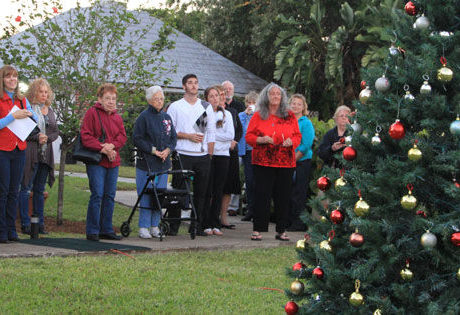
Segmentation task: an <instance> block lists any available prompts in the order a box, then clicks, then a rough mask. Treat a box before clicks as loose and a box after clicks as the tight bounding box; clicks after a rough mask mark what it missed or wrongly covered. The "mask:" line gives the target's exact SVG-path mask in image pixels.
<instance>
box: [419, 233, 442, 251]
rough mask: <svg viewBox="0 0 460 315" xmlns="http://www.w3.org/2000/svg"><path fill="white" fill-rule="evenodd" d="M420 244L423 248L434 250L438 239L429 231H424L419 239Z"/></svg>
mask: <svg viewBox="0 0 460 315" xmlns="http://www.w3.org/2000/svg"><path fill="white" fill-rule="evenodd" d="M420 243H421V244H422V246H423V247H425V248H434V247H435V246H436V244H437V243H438V239H437V238H436V235H434V234H433V233H431V232H430V231H426V232H425V233H423V235H422V237H421V238H420Z"/></svg>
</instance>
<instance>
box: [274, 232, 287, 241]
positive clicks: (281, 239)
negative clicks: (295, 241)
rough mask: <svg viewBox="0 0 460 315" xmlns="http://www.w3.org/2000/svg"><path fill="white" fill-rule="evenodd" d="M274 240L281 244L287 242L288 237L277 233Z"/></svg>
mask: <svg viewBox="0 0 460 315" xmlns="http://www.w3.org/2000/svg"><path fill="white" fill-rule="evenodd" d="M275 238H276V239H277V240H280V241H283V242H289V236H287V235H286V233H278V234H276V236H275Z"/></svg>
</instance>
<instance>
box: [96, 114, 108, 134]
mask: <svg viewBox="0 0 460 315" xmlns="http://www.w3.org/2000/svg"><path fill="white" fill-rule="evenodd" d="M95 110H96V114H97V117H99V122H100V123H101V129H102V137H103V138H104V139H103V140H102V142H104V141H105V139H106V138H107V136H106V134H105V130H104V125H103V124H102V120H101V116H100V115H99V110H98V109H97V108H95ZM99 141H100V140H99Z"/></svg>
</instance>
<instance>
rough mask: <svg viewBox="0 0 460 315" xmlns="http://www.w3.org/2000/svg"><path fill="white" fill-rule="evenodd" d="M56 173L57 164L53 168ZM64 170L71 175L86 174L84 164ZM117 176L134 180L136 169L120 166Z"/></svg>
mask: <svg viewBox="0 0 460 315" xmlns="http://www.w3.org/2000/svg"><path fill="white" fill-rule="evenodd" d="M54 169H55V170H56V171H58V170H59V164H56V165H55V166H54ZM65 170H66V171H67V172H73V173H86V167H85V165H84V164H66V165H65ZM118 176H120V177H128V178H136V168H135V167H132V166H120V167H119V171H118Z"/></svg>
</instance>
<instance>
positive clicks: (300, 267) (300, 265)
mask: <svg viewBox="0 0 460 315" xmlns="http://www.w3.org/2000/svg"><path fill="white" fill-rule="evenodd" d="M305 267H306V266H305V264H304V263H302V262H298V263H295V264H294V265H293V266H292V270H294V271H297V270H300V269H302V268H305Z"/></svg>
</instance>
